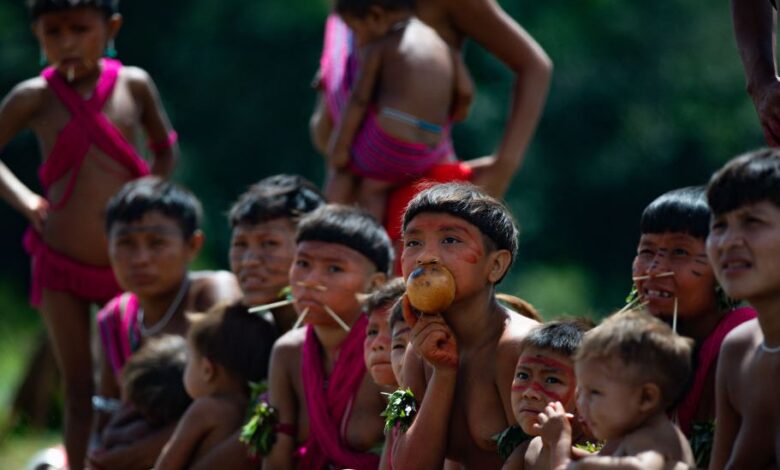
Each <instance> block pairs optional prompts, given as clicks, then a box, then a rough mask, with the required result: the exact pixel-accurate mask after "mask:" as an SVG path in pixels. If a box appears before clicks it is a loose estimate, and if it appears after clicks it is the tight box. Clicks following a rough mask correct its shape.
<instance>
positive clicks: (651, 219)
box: [639, 186, 710, 240]
mask: <svg viewBox="0 0 780 470" xmlns="http://www.w3.org/2000/svg"><path fill="white" fill-rule="evenodd" d="M639 230H640V232H641V233H642V234H645V233H669V232H680V233H686V234H688V235H690V236H692V237H695V238H698V239H701V240H704V239H706V238H707V235H708V234H709V233H710V208H709V206H708V205H707V198H706V193H705V188H704V186H690V187H687V188H680V189H675V190H672V191H669V192H667V193H664V194H662V195H661V196H659V197H658V198H656V199H655V200H654V201H653V202H651V203H650V205H649V206H647V207H646V208H645V210H644V211H643V212H642V218H641V220H640V222H639Z"/></svg>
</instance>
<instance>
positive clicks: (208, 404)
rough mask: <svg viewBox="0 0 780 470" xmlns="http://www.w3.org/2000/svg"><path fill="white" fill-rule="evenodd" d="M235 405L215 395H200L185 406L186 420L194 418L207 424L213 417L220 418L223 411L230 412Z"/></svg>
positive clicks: (223, 414) (222, 415)
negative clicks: (187, 406)
mask: <svg viewBox="0 0 780 470" xmlns="http://www.w3.org/2000/svg"><path fill="white" fill-rule="evenodd" d="M234 408H235V407H234V406H233V405H232V404H231V403H230V402H229V401H228V400H225V399H222V398H217V397H211V396H207V397H201V398H198V399H197V400H194V401H193V402H192V404H191V405H190V406H189V408H187V413H186V414H187V417H188V418H189V420H188V421H190V422H192V420H196V422H201V423H204V424H209V423H211V422H213V421H215V419H221V418H222V417H224V416H225V413H232V411H233V409H234Z"/></svg>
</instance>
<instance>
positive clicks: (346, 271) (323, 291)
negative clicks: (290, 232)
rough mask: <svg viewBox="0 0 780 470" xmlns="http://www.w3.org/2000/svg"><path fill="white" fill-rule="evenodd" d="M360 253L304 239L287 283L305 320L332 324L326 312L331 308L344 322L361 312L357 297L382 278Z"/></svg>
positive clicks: (298, 249)
mask: <svg viewBox="0 0 780 470" xmlns="http://www.w3.org/2000/svg"><path fill="white" fill-rule="evenodd" d="M384 277H385V276H384V275H383V274H381V273H378V272H376V267H375V266H374V264H373V263H372V262H371V261H370V260H369V259H368V258H366V257H365V256H364V255H363V254H361V253H359V252H357V251H355V250H353V249H352V248H349V247H347V246H344V245H340V244H338V243H326V242H320V241H303V242H301V243H299V244H298V246H297V247H296V250H295V257H294V259H293V264H292V267H291V268H290V285H291V287H292V295H293V298H294V299H295V310H296V311H297V312H298V313H299V314H301V313H303V311H304V310H308V313H307V315H306V319H305V320H304V321H305V322H306V323H311V324H315V325H329V326H335V325H336V323H335V322H334V321H333V320H332V319H331V317H330V316H329V315H328V314H327V312H326V311H325V307H326V306H327V307H329V308H330V309H332V310H333V311H334V312H335V313H336V314H337V315H338V316H339V317H341V318H342V319H345V320H346V321H347V323H349V322H350V321H354V320H355V319H356V318H357V315H359V314H360V310H361V304H360V302H359V300H358V298H357V296H356V294H359V293H365V292H368V291H369V289H370V288H371V287H372V286H374V285H378V284H379V283H381V282H382V281H383V280H384Z"/></svg>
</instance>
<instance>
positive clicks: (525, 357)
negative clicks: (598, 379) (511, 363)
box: [512, 347, 576, 435]
mask: <svg viewBox="0 0 780 470" xmlns="http://www.w3.org/2000/svg"><path fill="white" fill-rule="evenodd" d="M575 390H576V381H575V379H574V368H573V363H572V360H571V358H569V357H567V356H564V355H562V354H558V353H555V352H552V351H548V350H544V349H537V348H533V347H526V348H524V349H523V352H522V354H520V357H519V358H518V359H517V367H516V368H515V378H514V380H513V381H512V412H513V413H514V415H515V419H517V422H518V423H519V424H520V427H522V428H523V432H524V433H526V434H529V435H536V434H537V431H536V430H534V428H533V425H534V424H536V423H538V415H539V413H541V412H542V411H543V410H544V407H545V406H547V404H548V403H550V402H554V401H559V402H561V404H562V405H563V407H564V408H566V410H567V411H573V410H574V408H575Z"/></svg>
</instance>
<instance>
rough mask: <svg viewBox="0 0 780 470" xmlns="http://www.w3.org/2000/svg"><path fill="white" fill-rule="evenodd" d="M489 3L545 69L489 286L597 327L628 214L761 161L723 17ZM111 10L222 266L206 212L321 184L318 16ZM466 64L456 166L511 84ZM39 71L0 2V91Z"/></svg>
mask: <svg viewBox="0 0 780 470" xmlns="http://www.w3.org/2000/svg"><path fill="white" fill-rule="evenodd" d="M502 5H503V6H504V8H505V9H506V10H507V11H508V12H509V13H510V15H512V16H513V17H514V18H516V19H517V20H518V21H519V22H520V23H521V24H522V25H523V26H524V27H525V28H526V29H527V30H528V31H529V32H530V33H531V34H532V35H533V36H534V37H535V38H536V39H537V40H538V41H539V42H540V43H541V44H542V46H543V47H544V48H545V49H546V51H547V52H548V54H549V55H550V56H551V57H552V59H553V61H554V63H555V71H554V78H553V83H552V87H551V89H550V95H549V100H548V102H547V107H546V109H545V112H544V115H543V117H542V121H541V124H540V127H539V129H538V131H537V134H536V137H535V138H534V141H533V144H532V146H531V148H530V151H529V153H528V155H527V157H526V163H525V165H524V166H523V168H522V170H521V171H520V173H519V174H518V175H517V177H516V179H515V180H514V182H513V184H512V187H511V189H510V192H509V193H508V194H507V197H506V199H507V202H508V203H509V205H510V207H511V208H512V210H513V212H514V214H515V216H516V218H517V220H518V221H519V223H520V225H521V228H522V236H521V249H520V256H519V258H518V260H517V263H516V264H515V267H514V268H513V270H512V273H511V275H510V277H509V278H508V279H507V280H506V281H504V283H503V284H502V285H501V286H500V287H501V290H503V291H505V292H509V293H512V294H516V295H520V296H523V297H525V298H527V299H528V300H530V301H531V302H533V303H534V304H536V305H537V307H538V308H540V309H541V311H542V312H543V313H544V314H545V316H546V317H548V318H551V317H554V316H556V315H558V314H563V313H566V314H588V315H596V316H600V315H603V314H605V313H607V312H609V311H610V310H611V309H614V308H616V307H619V306H621V305H622V302H623V298H624V297H625V295H626V293H627V291H628V289H629V287H630V283H631V281H630V263H631V260H632V257H633V253H634V250H635V246H636V241H637V236H638V233H637V232H638V219H639V215H640V213H641V211H642V209H643V207H644V206H645V205H646V204H647V203H648V202H650V201H651V200H652V199H653V198H654V197H656V196H657V195H659V194H661V193H662V192H664V191H667V190H669V189H673V188H676V187H680V186H687V185H693V184H703V183H705V182H706V181H707V179H708V178H709V176H710V174H711V173H712V172H713V171H714V170H715V169H716V168H717V167H718V166H720V165H722V164H723V163H724V162H725V161H726V160H727V159H729V158H730V157H732V156H734V155H735V154H737V153H741V152H743V151H746V150H749V149H752V148H754V147H758V146H760V145H762V142H763V141H762V138H761V134H760V128H759V124H758V119H757V118H756V116H755V112H754V110H753V107H752V104H751V102H750V101H749V99H748V97H747V95H746V93H745V91H744V80H743V77H742V71H741V68H740V63H739V57H738V55H737V51H736V47H735V42H734V39H733V33H732V30H731V22H730V16H729V6H728V4H727V3H722V2H721V3H717V4H713V6H715V7H716V8H706V7H704V6H703V4H702V3H701V2H699V1H695V0H660V1H658V2H619V1H615V0H576V1H573V0H572V1H566V2H563V1H559V0H553V1H549V2H536V3H533V2H527V1H517V0H512V1H502ZM121 11H122V14H123V15H124V20H125V24H124V26H123V28H122V30H121V32H120V34H119V37H118V39H117V42H116V44H117V49H118V51H119V58H120V59H121V60H122V61H123V62H124V63H126V64H132V65H137V66H140V67H142V68H144V69H146V70H147V71H148V72H149V73H150V74H151V76H152V77H153V78H154V80H155V82H156V84H157V86H158V88H159V90H160V93H161V95H162V97H163V100H164V103H165V107H166V109H167V111H168V113H169V115H170V117H171V120H172V121H173V123H174V126H175V128H176V129H177V130H178V132H179V136H180V143H181V148H182V159H181V162H180V165H179V168H178V169H177V172H176V175H175V179H176V180H177V181H179V182H181V183H183V184H185V185H187V186H188V187H190V188H191V189H192V190H193V191H194V192H195V193H196V194H197V195H198V196H199V197H200V198H201V200H202V202H203V205H204V208H205V211H206V221H205V227H204V229H205V232H206V236H207V244H206V247H205V250H204V252H203V254H202V255H201V257H200V258H199V260H198V261H197V263H196V264H197V266H198V267H209V268H225V267H227V257H226V251H227V246H228V236H229V233H228V228H227V224H226V219H225V216H224V214H225V212H226V210H227V208H228V207H229V205H230V203H231V201H233V200H234V199H235V198H236V196H237V195H238V194H239V193H240V192H242V191H243V190H244V188H245V187H246V186H247V185H249V184H251V183H253V182H254V181H257V180H259V179H260V178H262V177H264V176H267V175H270V174H273V173H278V172H297V173H301V174H303V175H305V176H307V177H309V178H311V179H312V180H314V181H315V182H318V183H319V182H321V180H322V175H323V160H322V158H321V157H320V156H319V155H317V154H316V153H315V152H314V150H313V149H312V146H311V144H310V141H309V137H308V128H307V125H308V117H309V114H310V111H311V108H312V105H313V102H314V98H315V93H314V91H313V90H312V89H311V88H310V87H309V83H310V81H311V79H312V77H313V75H314V73H315V71H316V69H317V65H318V58H319V53H320V47H321V37H322V28H323V21H324V19H325V16H326V14H327V4H326V2H324V1H323V0H308V1H307V0H264V1H261V2H246V1H234V0H222V1H219V2H215V1H213V0H209V1H205V0H190V1H187V2H185V1H182V0H167V1H159V0H154V1H152V0H133V1H129V0H125V1H124V2H123V3H122V4H121ZM466 60H467V64H468V66H469V68H470V70H471V73H472V74H473V76H474V78H475V81H476V83H477V89H478V95H477V99H476V102H475V104H474V107H473V109H472V113H471V115H470V117H469V119H468V120H467V121H466V122H465V123H464V124H462V125H459V126H458V127H456V130H455V139H456V150H457V152H458V153H459V155H460V157H461V158H464V159H468V158H474V157H478V156H482V155H485V154H488V153H491V152H492V151H493V150H494V149H495V148H496V145H497V142H498V139H499V138H500V136H501V134H502V132H503V129H504V127H503V126H504V122H505V117H506V111H507V109H508V99H509V93H510V89H511V85H512V75H511V74H510V73H509V72H508V70H507V69H506V68H505V67H504V66H503V65H502V64H501V63H500V62H498V61H497V60H496V59H495V58H493V57H491V56H488V55H487V54H486V53H485V51H484V50H483V49H481V48H480V47H479V46H478V45H476V44H473V43H472V44H469V45H468V46H467V48H466ZM39 71H40V67H39V65H38V46H37V44H36V42H35V40H34V38H33V36H32V35H31V34H30V28H29V20H28V18H27V14H26V11H25V9H24V7H23V3H22V2H21V1H17V0H14V1H10V0H0V93H2V95H5V94H6V93H7V92H8V91H9V90H10V89H11V87H12V86H13V85H14V84H16V83H17V82H19V81H21V80H23V79H26V78H28V77H31V76H33V75H35V74H37V73H38V72H39ZM521 79H522V77H521ZM2 159H3V161H4V162H5V163H6V164H7V165H8V166H9V167H10V168H11V169H12V170H13V171H14V172H15V173H16V174H17V175H19V176H20V177H21V179H23V180H24V181H25V182H27V183H28V184H30V185H31V186H32V187H34V188H36V189H39V188H40V186H39V184H38V182H37V179H36V175H35V172H36V169H37V167H38V165H39V162H40V156H39V154H38V149H37V144H36V142H35V139H34V137H33V135H32V134H31V133H30V132H25V133H23V134H22V135H20V136H19V137H18V138H16V139H15V140H14V141H13V142H12V143H11V144H9V145H8V146H7V147H6V148H5V149H4V150H3V153H2ZM0 221H2V226H3V230H2V231H0V243H2V245H1V246H3V249H2V256H1V257H0V259H1V260H2V261H0V304H1V305H3V306H5V307H7V308H6V310H7V309H8V308H10V306H12V305H13V306H14V307H13V308H14V309H26V307H24V305H25V301H24V297H25V296H26V289H27V286H28V275H29V267H28V259H27V257H26V255H25V254H24V252H23V250H22V247H21V243H20V239H21V235H22V232H23V229H24V226H25V221H24V220H23V218H22V216H20V215H19V214H17V213H16V212H14V211H12V210H11V209H10V208H9V207H8V206H7V205H4V204H0ZM11 313H12V312H7V311H4V312H1V313H0V315H2V316H7V315H9V314H11ZM6 328H7V327H6ZM1 354H2V352H1V351H0V355H1ZM1 364H2V363H0V367H1ZM0 398H1V397H0Z"/></svg>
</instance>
